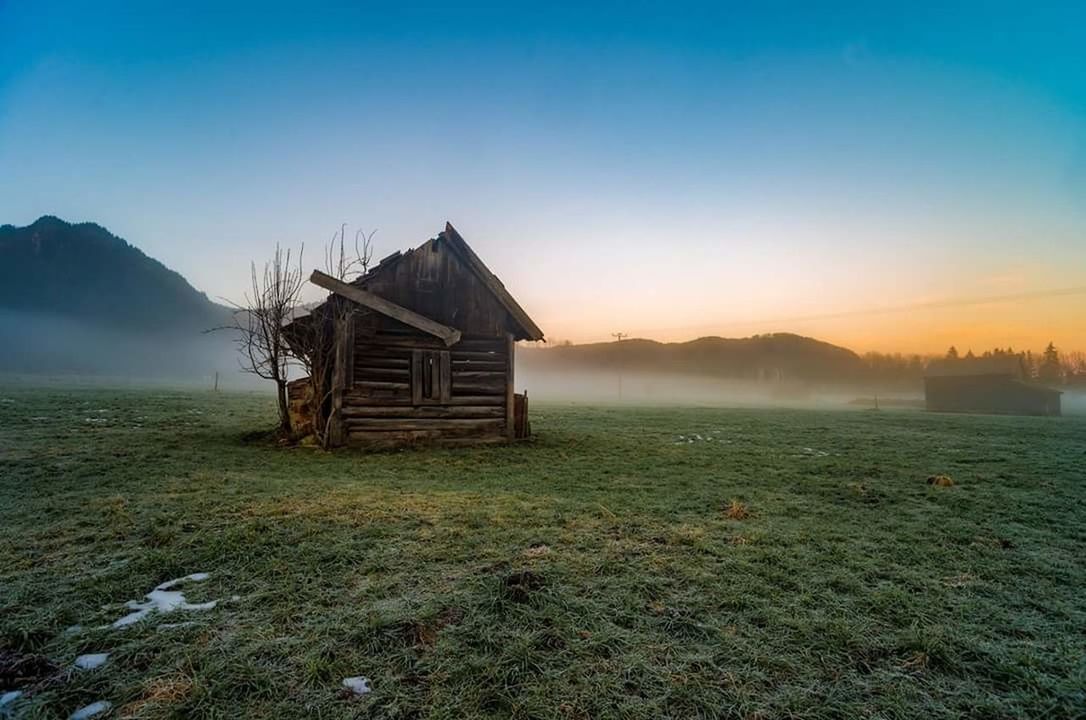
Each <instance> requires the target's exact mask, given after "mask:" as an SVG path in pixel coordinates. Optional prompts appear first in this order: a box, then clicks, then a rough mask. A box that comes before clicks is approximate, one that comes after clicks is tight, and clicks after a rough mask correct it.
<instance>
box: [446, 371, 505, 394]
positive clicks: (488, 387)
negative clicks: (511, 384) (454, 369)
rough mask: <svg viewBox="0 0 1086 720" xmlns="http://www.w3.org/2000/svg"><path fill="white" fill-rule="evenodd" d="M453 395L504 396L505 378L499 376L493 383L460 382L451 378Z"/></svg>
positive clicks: (482, 381)
mask: <svg viewBox="0 0 1086 720" xmlns="http://www.w3.org/2000/svg"><path fill="white" fill-rule="evenodd" d="M452 389H453V395H454V396H455V395H456V394H458V393H459V394H463V393H475V394H478V395H491V394H496V395H502V396H504V395H505V378H503V377H501V376H499V377H498V378H497V379H496V380H494V381H493V382H489V381H484V380H467V381H464V382H461V381H460V380H458V379H457V378H455V377H454V378H453V387H452Z"/></svg>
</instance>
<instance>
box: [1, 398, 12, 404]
mask: <svg viewBox="0 0 1086 720" xmlns="http://www.w3.org/2000/svg"><path fill="white" fill-rule="evenodd" d="M0 403H3V404H4V405H14V404H15V401H14V400H12V399H11V398H0Z"/></svg>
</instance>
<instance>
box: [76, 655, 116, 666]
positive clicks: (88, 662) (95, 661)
mask: <svg viewBox="0 0 1086 720" xmlns="http://www.w3.org/2000/svg"><path fill="white" fill-rule="evenodd" d="M108 659H109V653H90V654H87V655H80V656H79V657H77V658H76V659H75V666H76V667H77V668H79V669H80V670H94V669H95V668H99V667H102V666H103V665H105V664H106V660H108Z"/></svg>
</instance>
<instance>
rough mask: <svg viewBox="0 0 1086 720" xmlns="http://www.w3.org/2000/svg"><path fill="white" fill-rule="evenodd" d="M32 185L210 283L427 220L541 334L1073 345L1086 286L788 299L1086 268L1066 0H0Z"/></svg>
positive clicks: (11, 142) (12, 101) (9, 217)
mask: <svg viewBox="0 0 1086 720" xmlns="http://www.w3.org/2000/svg"><path fill="white" fill-rule="evenodd" d="M42 214H56V215H59V216H60V217H63V218H65V219H69V220H72V221H80V220H94V221H96V222H99V223H101V224H103V225H105V226H106V227H108V228H110V229H111V230H113V231H114V232H116V233H117V234H120V235H122V236H123V237H125V238H126V239H128V240H130V241H131V242H133V243H134V244H136V245H138V246H139V247H141V248H142V249H144V250H145V251H146V252H148V253H149V254H151V255H153V256H155V257H157V258H159V259H161V260H162V261H163V262H165V263H166V264H167V265H169V266H170V267H173V268H175V269H177V270H178V271H180V272H182V273H183V274H184V275H185V276H186V277H188V278H189V279H190V280H191V281H192V282H193V284H194V285H196V286H197V287H199V288H200V289H202V290H205V291H207V292H208V294H209V295H211V296H213V297H215V296H229V297H237V296H238V295H239V293H240V291H241V290H242V289H243V284H244V282H245V278H246V276H247V272H246V269H247V265H248V262H249V260H250V259H251V258H257V259H259V258H262V257H265V256H267V255H268V254H269V252H270V249H271V248H272V247H273V246H274V244H275V243H276V242H277V241H278V242H283V243H287V244H293V245H297V244H299V243H301V242H305V243H306V244H307V247H309V248H310V250H311V254H310V258H311V260H312V262H311V263H310V264H316V263H315V260H316V258H317V252H316V248H317V247H318V246H319V245H320V244H322V243H324V242H325V241H326V240H327V238H328V237H329V236H330V235H331V233H332V232H333V230H335V229H336V228H338V227H339V225H340V223H343V222H347V223H349V224H351V225H352V226H360V227H364V228H367V229H373V228H376V229H377V230H378V233H377V236H376V239H377V244H378V252H379V253H380V254H384V253H387V252H391V251H393V250H395V249H400V248H404V247H408V246H411V245H414V244H418V243H419V242H422V241H423V240H425V239H426V238H428V237H431V236H432V235H434V234H435V233H436V232H437V231H439V230H440V229H441V227H442V226H443V224H444V221H445V220H447V219H448V220H451V221H452V222H453V223H454V224H455V225H456V226H457V227H458V229H459V230H460V231H461V232H462V233H463V234H464V235H465V237H467V238H468V240H469V241H470V242H471V243H472V244H473V246H474V247H475V248H476V250H477V251H478V252H479V254H480V255H481V256H482V257H483V258H484V259H485V260H486V261H487V262H488V264H490V265H491V267H492V269H494V270H495V272H497V273H498V274H499V276H501V277H502V278H503V280H504V281H505V283H506V285H507V286H509V287H510V288H511V289H512V290H513V292H514V294H516V295H517V297H518V299H520V300H521V302H522V304H523V305H525V307H526V308H527V309H528V310H529V312H531V313H532V315H533V316H534V317H535V318H536V320H537V321H538V322H539V324H540V325H541V326H542V327H543V328H544V330H545V331H547V333H548V335H549V336H551V337H553V338H572V339H574V340H579V341H583V340H591V339H604V338H607V337H608V336H609V333H610V332H613V331H616V330H624V331H627V332H632V333H634V334H640V335H648V336H652V337H658V338H661V339H684V338H688V337H694V336H697V335H701V334H709V333H715V334H725V335H741V334H749V333H751V332H762V331H769V330H796V331H800V332H808V333H811V334H816V335H819V336H820V337H825V338H827V339H830V340H836V341H838V342H844V343H848V344H850V345H851V346H853V347H856V348H857V349H861V350H862V349H893V348H896V349H934V348H936V347H942V346H945V345H946V344H949V342H950V341H952V342H956V343H957V344H959V345H968V344H971V343H976V344H977V345H978V347H979V346H982V345H984V344H997V343H998V344H1000V345H1006V344H1008V343H1014V344H1016V345H1018V346H1030V345H1036V344H1037V343H1039V342H1041V340H1040V338H1041V337H1047V336H1049V335H1051V336H1053V337H1055V339H1057V340H1058V341H1059V342H1061V343H1063V344H1065V345H1068V344H1070V345H1075V344H1076V338H1086V312H1084V310H1086V295H1080V296H1071V297H1070V298H1068V297H1067V296H1064V297H1062V298H1060V299H1058V300H1052V301H1033V302H1032V303H1030V304H1029V305H1028V306H1026V305H1023V304H1021V303H993V304H989V305H984V306H973V307H967V308H959V309H954V310H946V309H943V310H939V311H923V312H916V313H908V314H905V315H899V316H894V317H893V321H892V322H888V321H887V317H886V316H871V317H869V318H866V319H865V318H864V317H862V316H861V317H857V316H849V318H847V319H822V320H804V321H800V320H797V318H800V317H808V316H820V315H828V314H834V313H839V312H842V311H852V310H855V309H863V308H878V307H885V306H900V305H903V304H909V303H912V302H915V303H923V302H927V301H932V300H940V299H943V298H953V297H985V296H988V295H993V296H995V295H1006V294H1014V293H1018V292H1024V291H1032V290H1035V289H1044V288H1049V287H1053V288H1062V287H1074V286H1086V5H1082V4H1081V3H1079V4H1077V6H1076V5H1075V4H1070V3H1068V4H1066V5H1063V6H1047V7H1042V6H1040V5H1037V6H1029V7H1026V6H1023V5H1022V4H1018V5H1017V7H1014V6H1011V5H1009V4H1007V5H999V4H993V3H973V4H959V5H956V6H955V8H953V9H945V8H938V7H936V6H929V7H921V6H918V5H917V4H912V3H910V4H904V3H903V4H901V5H900V6H898V7H896V8H895V7H882V8H876V7H874V4H869V3H864V4H854V5H844V4H835V5H832V6H828V5H827V6H821V7H815V6H814V5H813V4H803V5H800V4H791V3H781V4H767V5H764V6H763V5H759V6H758V7H757V9H753V8H752V7H749V6H747V5H736V6H730V7H729V6H727V5H724V4H706V5H694V4H690V5H682V4H677V3H669V4H659V5H657V4H649V3H632V4H630V3H624V4H617V3H616V4H602V3H600V4H593V5H592V7H591V8H589V9H586V8H583V7H579V6H578V5H575V4H571V5H563V4H560V3H554V4H546V5H538V6H535V7H529V6H519V7H516V6H510V5H504V4H493V5H485V4H474V5H472V6H468V7H453V6H452V5H451V4H440V5H437V4H435V5H431V6H422V5H415V6H412V7H410V8H389V7H387V6H366V5H361V4H360V5H358V6H354V7H351V6H349V5H347V4H342V5H320V4H318V3H311V4H308V5H307V7H305V8H302V7H300V6H294V7H291V6H288V5H283V6H281V7H277V6H275V5H274V4H271V3H263V4H253V5H250V6H248V7H245V6H243V5H234V6H233V7H232V8H231V9H228V10H222V9H219V8H217V7H216V5H215V4H204V3H199V2H197V3H191V4H179V3H164V2H163V3H131V4H130V6H129V5H126V4H121V3H109V2H97V3H77V2H72V3H69V2H51V3H41V2H10V1H9V2H3V1H2V0H0V222H10V223H14V224H26V223H29V222H32V221H33V220H34V219H35V218H37V217H38V216H39V215H42ZM1038 317H1043V318H1044V323H1038V322H1037V318H1038ZM783 319H789V320H788V322H787V323H785V325H786V326H779V325H781V322H780V321H781V320H783ZM1038 325H1040V326H1038ZM1083 344H1086V343H1082V342H1081V341H1080V342H1078V343H1077V345H1078V346H1081V345H1083Z"/></svg>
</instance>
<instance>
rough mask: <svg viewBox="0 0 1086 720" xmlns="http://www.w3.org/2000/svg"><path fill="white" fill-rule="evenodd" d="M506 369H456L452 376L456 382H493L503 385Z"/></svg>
mask: <svg viewBox="0 0 1086 720" xmlns="http://www.w3.org/2000/svg"><path fill="white" fill-rule="evenodd" d="M506 371H507V370H506V368H502V369H501V370H497V371H495V370H461V369H460V368H457V369H455V370H453V371H452V376H453V378H454V380H455V381H456V382H470V381H473V380H479V381H482V382H495V383H498V382H500V383H504V382H505V373H506Z"/></svg>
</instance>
